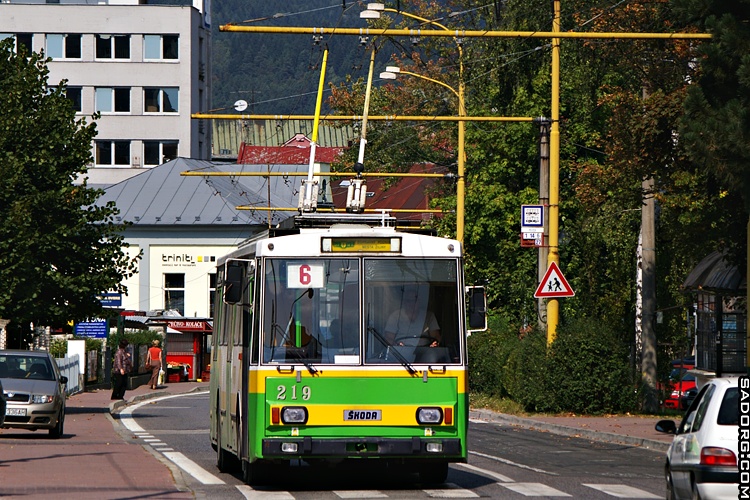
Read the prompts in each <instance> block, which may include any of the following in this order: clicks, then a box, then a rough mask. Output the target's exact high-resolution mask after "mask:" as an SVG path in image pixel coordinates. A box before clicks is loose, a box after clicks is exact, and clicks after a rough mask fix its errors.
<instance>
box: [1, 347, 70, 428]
mask: <svg viewBox="0 0 750 500" xmlns="http://www.w3.org/2000/svg"><path fill="white" fill-rule="evenodd" d="M0 383H1V384H2V388H3V393H4V395H5V399H6V402H7V404H6V408H5V411H4V415H5V422H3V423H2V426H3V428H18V429H28V430H31V431H35V430H37V429H48V430H49V435H50V437H53V438H59V437H61V436H62V435H63V425H64V422H65V384H67V383H68V379H67V377H64V376H62V375H60V370H59V369H58V367H57V363H56V362H55V358H53V357H52V355H51V354H50V353H48V352H46V351H14V350H4V351H0Z"/></svg>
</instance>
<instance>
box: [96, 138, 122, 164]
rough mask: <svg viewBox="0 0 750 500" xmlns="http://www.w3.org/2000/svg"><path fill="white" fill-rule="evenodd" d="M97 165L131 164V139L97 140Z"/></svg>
mask: <svg viewBox="0 0 750 500" xmlns="http://www.w3.org/2000/svg"><path fill="white" fill-rule="evenodd" d="M96 165H97V166H126V167H128V166H130V141H96Z"/></svg>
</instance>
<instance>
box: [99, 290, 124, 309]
mask: <svg viewBox="0 0 750 500" xmlns="http://www.w3.org/2000/svg"><path fill="white" fill-rule="evenodd" d="M99 301H100V302H101V303H102V305H103V306H104V307H120V306H121V305H122V294H120V293H117V292H107V293H103V294H101V295H100V296H99Z"/></svg>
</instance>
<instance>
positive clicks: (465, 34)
mask: <svg viewBox="0 0 750 500" xmlns="http://www.w3.org/2000/svg"><path fill="white" fill-rule="evenodd" d="M219 31H234V32H240V33H277V34H279V33H283V34H287V35H295V34H296V35H322V36H332V35H355V36H408V37H412V36H419V37H452V38H578V39H603V38H604V39H614V38H621V39H633V40H707V39H710V38H711V35H710V34H708V33H616V32H603V33H594V32H590V31H585V32H580V31H560V32H555V31H551V32H550V31H494V30H451V29H449V30H447V31H446V30H429V29H394V28H311V27H296V26H236V25H234V24H224V25H222V26H219Z"/></svg>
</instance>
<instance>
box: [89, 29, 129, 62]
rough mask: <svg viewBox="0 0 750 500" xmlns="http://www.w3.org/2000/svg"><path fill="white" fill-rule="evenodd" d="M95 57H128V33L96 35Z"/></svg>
mask: <svg viewBox="0 0 750 500" xmlns="http://www.w3.org/2000/svg"><path fill="white" fill-rule="evenodd" d="M96 58H97V59H130V35H96Z"/></svg>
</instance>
